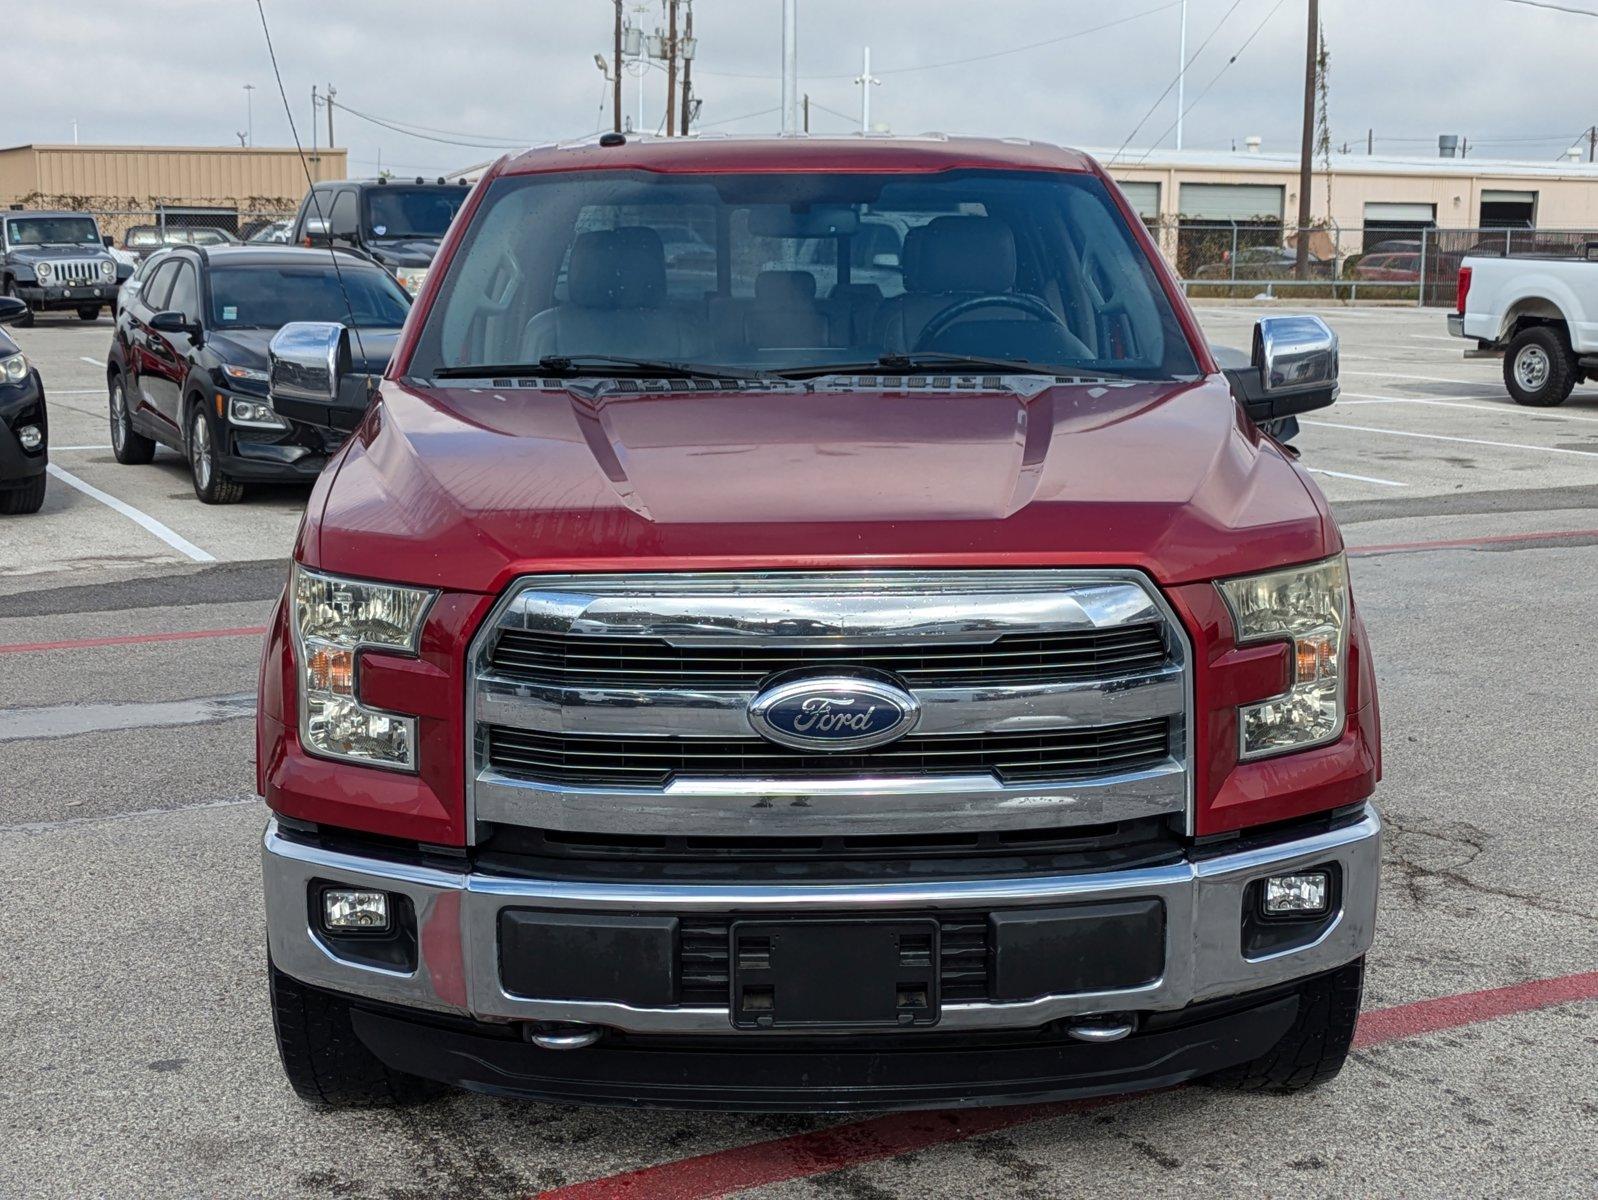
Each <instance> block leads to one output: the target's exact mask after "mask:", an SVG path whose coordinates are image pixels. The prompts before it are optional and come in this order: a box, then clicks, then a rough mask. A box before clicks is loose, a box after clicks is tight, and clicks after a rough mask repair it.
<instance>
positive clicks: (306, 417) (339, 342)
mask: <svg viewBox="0 0 1598 1200" xmlns="http://www.w3.org/2000/svg"><path fill="white" fill-rule="evenodd" d="M267 357H268V366H267V375H268V379H269V381H270V382H269V383H268V389H269V391H270V394H271V398H272V407H273V408H274V409H276V410H277V413H278V415H279V416H283V417H287V418H288V419H289V420H291V421H301V422H304V423H305V424H307V425H319V426H321V427H322V428H324V429H338V430H343V431H346V432H347V431H349V430H351V429H354V428H355V427H356V426H357V425H359V424H360V423H361V417H362V416H363V415H365V413H366V407H367V405H368V404H369V403H370V402H371V398H372V390H373V389H372V380H371V379H370V378H369V377H368V376H366V375H357V374H356V373H355V371H354V365H353V364H354V359H353V357H352V356H351V354H350V331H349V330H348V329H346V328H345V327H344V326H343V325H339V324H335V323H333V322H331V321H292V322H290V323H289V324H287V325H285V326H283V328H282V329H279V330H278V331H277V333H276V334H275V335H274V336H273V338H272V343H271V345H270V346H269V347H268V348H267Z"/></svg>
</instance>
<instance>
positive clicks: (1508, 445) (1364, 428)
mask: <svg viewBox="0 0 1598 1200" xmlns="http://www.w3.org/2000/svg"><path fill="white" fill-rule="evenodd" d="M1300 423H1301V424H1304V425H1314V426H1317V427H1319V428H1321V429H1351V430H1353V431H1354V432H1356V433H1385V434H1387V435H1389V436H1390V437H1407V438H1423V439H1425V440H1426V441H1431V442H1462V443H1464V444H1465V445H1467V446H1496V447H1497V448H1498V449H1500V450H1537V451H1539V452H1541V453H1543V454H1574V455H1576V456H1577V457H1578V458H1598V450H1566V449H1565V448H1564V447H1563V446H1528V445H1527V444H1526V443H1524V442H1489V441H1484V440H1483V439H1481V438H1462V437H1447V436H1445V435H1444V434H1441V433H1412V432H1411V431H1409V430H1407V429H1377V428H1376V427H1375V426H1372V425H1341V424H1338V423H1336V422H1334V421H1302V422H1300Z"/></svg>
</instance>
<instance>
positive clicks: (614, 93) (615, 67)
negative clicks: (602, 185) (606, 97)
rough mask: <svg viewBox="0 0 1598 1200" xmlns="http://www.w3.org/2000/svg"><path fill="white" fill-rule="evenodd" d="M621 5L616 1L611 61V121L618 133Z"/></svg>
mask: <svg viewBox="0 0 1598 1200" xmlns="http://www.w3.org/2000/svg"><path fill="white" fill-rule="evenodd" d="M621 5H622V0H616V46H615V49H614V51H613V53H612V56H611V60H610V65H611V70H612V71H613V73H614V74H615V78H614V79H613V80H612V81H611V105H610V106H611V119H612V122H613V124H612V128H613V129H615V131H616V132H617V133H620V132H621Z"/></svg>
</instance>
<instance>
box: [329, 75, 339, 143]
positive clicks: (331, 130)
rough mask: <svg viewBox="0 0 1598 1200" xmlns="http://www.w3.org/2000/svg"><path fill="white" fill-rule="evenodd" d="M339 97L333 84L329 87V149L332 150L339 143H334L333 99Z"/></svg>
mask: <svg viewBox="0 0 1598 1200" xmlns="http://www.w3.org/2000/svg"><path fill="white" fill-rule="evenodd" d="M336 95H338V89H337V88H335V87H334V86H333V85H332V84H331V83H330V84H328V85H327V148H328V149H329V150H331V149H332V148H333V147H334V146H335V145H336V144H337V143H336V142H334V141H333V97H334V96H336Z"/></svg>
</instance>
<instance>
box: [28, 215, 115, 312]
mask: <svg viewBox="0 0 1598 1200" xmlns="http://www.w3.org/2000/svg"><path fill="white" fill-rule="evenodd" d="M3 215H4V218H5V219H4V220H0V251H3V252H4V258H3V268H0V270H3V275H4V280H3V284H4V289H5V294H6V295H8V296H10V297H11V298H12V299H14V300H21V301H23V302H24V304H26V306H27V311H26V312H25V313H24V314H22V315H21V316H19V317H17V318H16V321H15V323H16V324H18V325H22V326H27V325H32V324H33V314H34V313H36V312H50V311H54V310H58V309H70V310H72V311H73V312H76V313H77V314H78V316H79V317H81V318H82V319H83V320H85V321H93V320H96V319H97V318H98V317H99V316H100V310H101V309H102V308H104V307H105V306H106V305H107V304H111V303H113V302H114V301H115V300H116V294H117V288H118V287H119V286H120V285H121V281H122V280H124V279H126V278H127V277H128V275H129V274H131V268H129V267H127V266H124V265H122V264H120V263H118V261H117V260H116V259H115V258H113V257H112V256H111V253H110V251H108V250H107V249H106V246H105V242H104V239H102V238H101V236H100V226H99V225H98V224H97V223H96V221H95V219H94V218H93V217H92V216H90V215H89V214H88V213H74V212H8V213H5V214H3Z"/></svg>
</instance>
